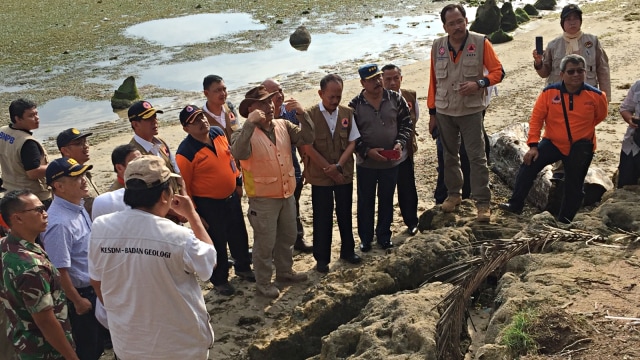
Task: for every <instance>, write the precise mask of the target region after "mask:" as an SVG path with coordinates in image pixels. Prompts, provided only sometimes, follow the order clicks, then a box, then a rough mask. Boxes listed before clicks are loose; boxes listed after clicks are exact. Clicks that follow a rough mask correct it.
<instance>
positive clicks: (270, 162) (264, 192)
mask: <svg viewBox="0 0 640 360" xmlns="http://www.w3.org/2000/svg"><path fill="white" fill-rule="evenodd" d="M285 121H287V120H280V119H274V120H273V125H274V132H275V136H276V143H275V144H274V143H273V142H271V140H270V139H269V137H268V136H267V134H265V133H264V131H262V130H260V129H258V128H256V129H254V131H253V135H252V136H251V156H249V158H248V159H247V160H240V165H241V166H242V178H243V180H244V190H245V192H246V193H247V196H248V197H250V198H251V197H264V198H273V199H285V198H288V197H290V196H292V195H293V192H294V191H295V189H296V176H295V171H294V169H293V160H292V158H291V138H290V137H289V133H288V131H287V126H286V125H285V124H284V122H285Z"/></svg>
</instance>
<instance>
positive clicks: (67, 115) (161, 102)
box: [34, 96, 175, 140]
mask: <svg viewBox="0 0 640 360" xmlns="http://www.w3.org/2000/svg"><path fill="white" fill-rule="evenodd" d="M174 100H175V98H173V97H164V98H158V99H149V101H150V102H151V103H152V104H154V106H156V107H158V108H163V107H168V106H170V104H171V102H173V101H174ZM38 113H39V115H40V128H38V129H37V130H36V131H35V132H34V136H35V138H36V139H38V140H46V139H48V138H50V137H54V138H55V137H56V136H58V134H59V133H60V132H61V131H62V130H65V129H68V128H70V127H75V128H78V129H88V128H90V127H93V126H96V125H97V124H98V123H101V122H111V121H116V120H118V119H121V118H123V120H125V121H126V118H127V111H126V110H122V111H119V112H117V113H116V112H113V110H112V109H111V102H110V101H108V100H106V101H86V100H82V99H79V98H76V97H72V96H65V97H61V98H57V99H55V100H51V101H48V102H46V103H44V104H42V105H38Z"/></svg>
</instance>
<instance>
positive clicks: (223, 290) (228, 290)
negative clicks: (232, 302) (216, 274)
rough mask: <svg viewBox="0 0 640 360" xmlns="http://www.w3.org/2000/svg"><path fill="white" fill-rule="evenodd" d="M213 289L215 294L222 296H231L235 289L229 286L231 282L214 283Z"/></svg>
mask: <svg viewBox="0 0 640 360" xmlns="http://www.w3.org/2000/svg"><path fill="white" fill-rule="evenodd" d="M213 290H214V291H215V292H216V294H219V295H222V296H231V295H233V294H235V293H236V289H234V288H233V286H231V284H229V283H226V284H222V285H214V286H213Z"/></svg>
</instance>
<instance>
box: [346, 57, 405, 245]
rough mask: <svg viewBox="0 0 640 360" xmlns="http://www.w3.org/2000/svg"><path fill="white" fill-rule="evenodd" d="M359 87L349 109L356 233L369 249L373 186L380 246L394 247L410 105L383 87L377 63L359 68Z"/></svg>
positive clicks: (372, 220)
mask: <svg viewBox="0 0 640 360" xmlns="http://www.w3.org/2000/svg"><path fill="white" fill-rule="evenodd" d="M358 73H359V74H360V84H361V85H362V87H363V90H362V91H361V92H360V94H359V95H358V96H356V97H355V98H353V100H351V102H350V103H349V107H351V108H352V109H353V110H354V117H355V122H356V125H358V130H359V131H360V138H359V139H358V140H356V154H357V157H356V169H357V172H358V177H357V180H358V235H359V236H360V242H361V244H360V250H362V251H363V252H367V251H370V250H371V243H372V242H373V236H374V225H373V223H374V217H375V202H376V190H377V195H378V223H377V225H376V227H375V235H376V237H377V239H378V245H380V247H381V248H382V249H383V250H386V249H389V248H391V247H393V243H392V242H391V221H393V194H394V192H395V189H396V181H397V179H398V165H400V163H402V162H403V161H405V160H406V159H407V146H411V133H412V123H411V116H410V115H409V106H408V105H407V102H406V101H405V100H404V99H403V98H402V96H401V95H400V94H398V93H397V92H395V91H391V90H387V89H385V88H384V87H383V86H382V71H380V70H379V69H378V65H376V64H368V65H364V66H362V67H360V68H359V69H358Z"/></svg>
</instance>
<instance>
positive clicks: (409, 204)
mask: <svg viewBox="0 0 640 360" xmlns="http://www.w3.org/2000/svg"><path fill="white" fill-rule="evenodd" d="M413 167H414V164H413V156H411V155H410V156H407V159H406V160H405V161H403V162H401V163H400V165H398V184H397V189H398V205H399V206H400V213H401V214H402V220H403V221H404V224H405V225H407V227H408V228H409V229H411V228H413V227H414V226H417V225H418V191H417V190H416V175H415V172H414V169H413Z"/></svg>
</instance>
